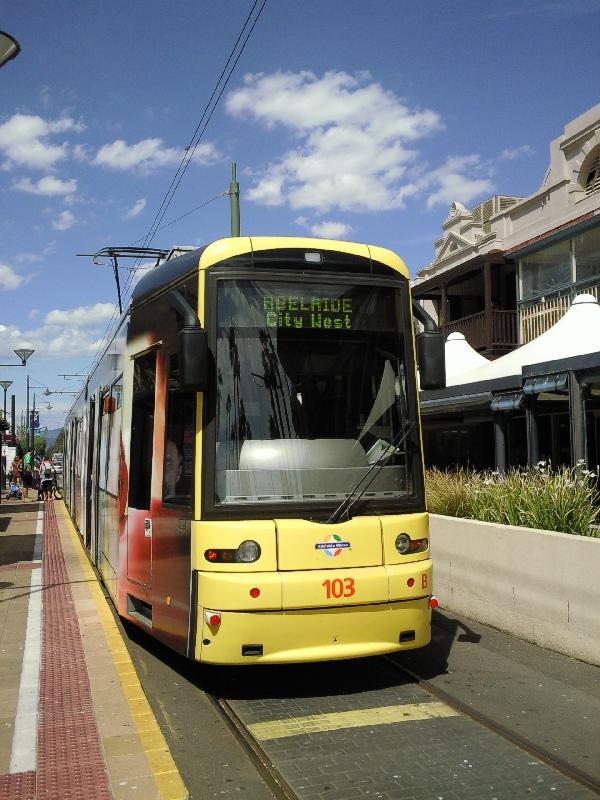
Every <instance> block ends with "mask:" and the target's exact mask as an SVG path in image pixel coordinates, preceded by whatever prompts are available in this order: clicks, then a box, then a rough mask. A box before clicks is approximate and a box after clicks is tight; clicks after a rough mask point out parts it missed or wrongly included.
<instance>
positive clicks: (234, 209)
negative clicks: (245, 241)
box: [229, 161, 240, 236]
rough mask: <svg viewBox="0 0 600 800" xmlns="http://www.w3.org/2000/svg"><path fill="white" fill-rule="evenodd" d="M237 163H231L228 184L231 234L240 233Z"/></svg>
mask: <svg viewBox="0 0 600 800" xmlns="http://www.w3.org/2000/svg"><path fill="white" fill-rule="evenodd" d="M236 172H237V165H236V163H235V161H234V162H233V164H232V165H231V183H230V184H229V208H230V210H231V235H232V236H239V235H240V185H239V183H238V182H237V175H236Z"/></svg>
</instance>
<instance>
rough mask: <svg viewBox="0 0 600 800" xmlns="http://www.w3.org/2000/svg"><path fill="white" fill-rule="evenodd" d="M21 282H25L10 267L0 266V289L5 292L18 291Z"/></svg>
mask: <svg viewBox="0 0 600 800" xmlns="http://www.w3.org/2000/svg"><path fill="white" fill-rule="evenodd" d="M23 282H25V278H24V277H23V276H22V275H19V274H17V273H16V272H15V271H14V269H13V268H12V267H9V266H8V265H7V264H0V289H4V291H7V292H8V291H12V290H13V289H18V288H19V286H20V285H21V284H22V283H23Z"/></svg>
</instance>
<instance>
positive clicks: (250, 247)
mask: <svg viewBox="0 0 600 800" xmlns="http://www.w3.org/2000/svg"><path fill="white" fill-rule="evenodd" d="M304 248H308V249H313V248H314V249H315V250H320V251H324V252H325V251H328V250H329V251H332V252H334V253H341V254H345V255H346V256H350V257H351V256H359V257H361V258H362V259H364V260H365V261H366V262H367V263H368V264H373V263H374V262H376V261H381V262H383V263H384V264H386V265H387V267H388V268H389V269H391V270H393V271H395V272H398V273H400V274H401V275H403V276H404V277H405V278H408V269H407V267H406V265H405V264H404V262H403V261H402V259H401V258H400V257H399V256H398V255H397V254H396V253H393V252H392V251H391V250H387V249H386V248H382V247H378V246H375V245H367V244H358V243H356V242H346V241H333V240H329V239H314V238H307V237H285V236H251V237H250V236H239V237H230V238H227V239H219V240H217V241H215V242H211V243H210V244H208V245H206V246H205V247H199V248H198V249H196V250H191V251H190V252H188V253H184V254H183V255H181V256H177V257H176V258H171V259H167V260H166V261H163V262H162V264H159V266H158V267H155V268H154V269H152V270H151V271H150V272H149V273H148V274H147V275H145V276H144V277H143V278H142V279H141V280H140V282H139V283H138V284H137V286H136V287H135V289H134V290H133V294H132V298H131V302H132V305H133V306H135V305H137V304H138V303H140V302H141V301H142V300H144V299H146V298H147V297H150V296H151V295H153V294H155V293H156V292H158V291H160V290H162V289H165V288H168V287H169V286H171V285H174V284H176V283H178V282H179V281H180V280H182V279H183V278H184V277H185V276H186V275H187V274H188V273H190V272H192V271H193V270H194V269H198V268H199V267H200V261H201V259H202V265H203V266H204V268H207V267H209V266H211V265H212V264H213V263H216V262H219V261H221V260H222V259H223V258H226V259H227V258H233V257H235V256H239V255H244V254H248V253H256V252H264V251H269V250H271V251H278V250H288V249H304ZM207 251H208V252H207ZM203 254H204V258H202V256H203Z"/></svg>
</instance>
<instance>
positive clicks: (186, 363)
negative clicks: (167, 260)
mask: <svg viewBox="0 0 600 800" xmlns="http://www.w3.org/2000/svg"><path fill="white" fill-rule="evenodd" d="M168 298H169V303H170V306H171V308H172V309H173V310H174V311H176V312H177V313H178V314H180V315H181V316H182V317H183V320H184V324H183V328H181V330H179V331H178V333H177V349H178V354H179V381H180V383H181V387H182V388H183V389H191V390H195V391H197V392H205V391H206V390H207V389H208V336H207V334H206V331H205V330H204V329H203V328H201V327H200V322H199V321H198V317H197V315H196V312H195V311H194V309H193V308H192V307H191V305H190V304H189V303H188V301H187V300H186V299H185V297H184V296H183V295H182V294H181V292H178V291H177V290H176V289H173V290H172V291H171V292H169V295H168Z"/></svg>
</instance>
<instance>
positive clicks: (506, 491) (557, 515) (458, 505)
mask: <svg viewBox="0 0 600 800" xmlns="http://www.w3.org/2000/svg"><path fill="white" fill-rule="evenodd" d="M425 487H426V493H427V503H428V508H429V511H431V512H432V513H433V514H446V515H448V516H451V517H464V518H466V519H478V520H482V521H483V522H497V523H500V524H503V525H522V526H524V527H527V528H540V529H542V530H547V531H560V532H562V533H575V534H579V535H581V536H600V533H599V532H598V530H597V528H595V527H592V526H596V525H597V523H598V519H599V509H598V501H599V497H598V491H597V484H596V476H595V475H593V474H592V473H590V472H588V471H587V470H582V469H581V468H579V467H578V468H575V469H570V468H568V467H560V468H558V469H550V467H548V466H546V465H545V464H543V463H541V462H540V464H539V465H538V466H537V467H535V468H531V469H527V470H524V471H521V470H519V469H511V470H508V471H507V472H506V473H504V474H502V475H500V474H498V473H494V472H484V473H481V472H475V471H472V470H465V469H457V470H453V471H448V472H442V471H441V470H439V469H437V468H435V467H434V468H432V469H428V470H427V471H426V475H425Z"/></svg>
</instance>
